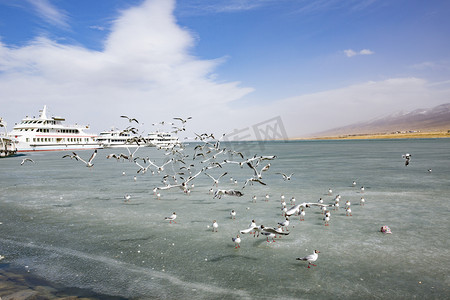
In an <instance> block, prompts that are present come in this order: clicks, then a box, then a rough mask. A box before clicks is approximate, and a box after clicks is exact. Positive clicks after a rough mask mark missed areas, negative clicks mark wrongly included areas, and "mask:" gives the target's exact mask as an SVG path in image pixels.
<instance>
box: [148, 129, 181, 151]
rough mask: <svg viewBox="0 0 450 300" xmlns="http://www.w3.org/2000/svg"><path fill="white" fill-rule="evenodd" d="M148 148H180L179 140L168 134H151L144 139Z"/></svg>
mask: <svg viewBox="0 0 450 300" xmlns="http://www.w3.org/2000/svg"><path fill="white" fill-rule="evenodd" d="M145 140H146V141H147V143H148V144H149V146H156V147H159V148H173V147H176V146H180V145H181V143H180V140H179V139H178V136H176V135H173V134H172V133H170V132H159V131H157V132H151V133H149V134H148V135H147V137H146V138H145Z"/></svg>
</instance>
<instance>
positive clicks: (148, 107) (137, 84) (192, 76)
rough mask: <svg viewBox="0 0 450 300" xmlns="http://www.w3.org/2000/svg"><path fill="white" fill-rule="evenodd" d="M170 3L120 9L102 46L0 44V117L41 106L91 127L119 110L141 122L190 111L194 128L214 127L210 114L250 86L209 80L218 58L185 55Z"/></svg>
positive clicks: (187, 41)
mask: <svg viewBox="0 0 450 300" xmlns="http://www.w3.org/2000/svg"><path fill="white" fill-rule="evenodd" d="M173 8H174V1H168V0H148V1H145V2H143V3H142V4H141V5H140V6H138V7H134V8H130V9H128V10H125V11H123V12H121V14H120V16H119V17H118V18H117V19H116V21H115V22H114V25H113V26H112V29H111V33H110V35H109V36H108V37H107V39H106V41H105V45H104V50H102V51H93V50H90V49H86V48H83V47H80V46H73V45H63V44H59V43H58V42H56V41H52V40H49V39H48V38H45V37H38V38H36V39H34V40H33V41H32V42H30V43H29V44H28V45H26V46H23V47H8V46H7V45H4V44H0V103H1V104H2V105H1V106H2V108H3V107H5V109H4V110H3V112H2V114H4V115H3V116H8V118H10V117H9V116H10V115H11V116H12V119H10V121H9V123H10V124H12V123H13V122H17V121H19V120H20V119H21V118H22V117H24V116H25V115H26V114H33V113H35V114H36V113H37V110H38V109H40V108H41V106H43V105H44V104H47V105H48V106H49V109H50V111H51V112H54V113H56V114H58V115H62V114H64V112H65V113H66V114H70V116H66V117H67V118H69V119H70V120H76V121H78V122H79V123H86V124H87V123H90V124H91V125H92V127H93V129H94V128H95V130H96V131H100V130H103V129H107V128H109V127H110V126H112V125H117V124H118V123H119V121H120V118H119V116H120V115H122V114H128V115H133V116H135V117H136V118H138V119H141V120H144V123H148V124H151V123H154V122H158V121H161V120H168V119H170V118H172V117H174V116H186V115H193V116H195V117H197V118H198V121H197V123H198V126H199V127H200V126H201V125H203V126H205V125H206V126H208V125H207V124H208V122H209V121H210V123H211V124H213V125H212V126H209V127H215V128H221V126H223V125H224V124H226V122H227V120H225V119H223V120H219V119H218V118H217V115H219V113H220V114H221V115H226V114H228V111H229V110H230V108H229V106H228V103H230V102H232V101H236V100H237V99H239V98H241V97H243V96H244V95H246V94H248V93H250V92H251V91H252V90H253V89H252V88H244V87H240V83H239V82H221V81H219V80H218V79H214V78H215V75H214V70H215V68H216V67H217V66H218V64H219V63H221V62H222V60H221V59H220V58H219V59H216V60H202V59H199V58H197V57H194V56H192V55H191V54H190V51H191V48H192V47H193V46H194V39H193V37H192V35H191V34H190V32H189V31H187V30H185V29H182V28H180V27H179V26H178V25H177V24H176V20H175V18H174V16H173V14H172V12H173ZM6 103H14V104H13V105H10V106H8V107H6V105H5V104H6ZM203 122H204V124H201V123H203ZM192 123H193V124H195V123H196V122H192ZM211 129H212V128H211ZM146 130H147V132H148V131H149V130H151V128H148V127H147V128H146Z"/></svg>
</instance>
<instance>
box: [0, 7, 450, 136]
mask: <svg viewBox="0 0 450 300" xmlns="http://www.w3.org/2000/svg"><path fill="white" fill-rule="evenodd" d="M449 13H450V1H446V0H441V1H437V0H430V1H420V0H347V1H340V0H316V1H306V0H179V1H175V0H96V1H91V0H77V1H68V0H15V1H12V0H0V117H3V119H4V120H6V122H7V123H8V127H9V128H8V129H9V130H11V129H12V126H13V125H14V124H15V123H17V122H20V120H21V119H22V118H24V117H25V116H27V115H28V116H37V115H38V111H39V110H40V109H42V107H43V106H44V105H47V107H48V111H49V114H50V115H54V116H62V117H65V118H66V120H67V123H68V124H74V123H77V124H82V125H89V126H90V130H89V131H90V132H92V133H99V132H100V131H102V130H108V129H111V128H112V127H118V128H124V127H126V126H128V125H129V124H127V123H126V122H127V121H126V120H125V119H124V118H120V116H121V115H127V116H130V117H133V118H136V119H138V120H140V124H139V129H140V130H141V132H143V133H144V134H145V133H148V132H151V131H154V130H170V129H171V127H170V126H167V125H165V126H163V125H152V124H156V123H158V122H161V121H165V122H172V121H173V122H177V121H174V120H173V118H174V117H181V118H186V117H190V116H191V117H192V119H191V120H189V122H188V123H186V128H187V131H186V132H185V133H184V134H186V135H192V134H193V133H194V132H195V133H199V134H200V133H203V132H205V133H206V132H207V133H215V134H216V135H221V134H223V133H228V134H231V133H233V132H234V133H237V132H241V133H242V134H240V135H239V134H236V135H234V136H235V137H234V138H230V139H234V140H238V139H243V138H247V139H254V138H258V135H257V134H256V133H257V129H256V128H262V127H264V126H266V128H268V127H267V126H271V128H272V129H274V130H275V129H276V130H278V131H279V132H281V133H282V136H283V137H288V138H296V137H307V136H311V135H314V134H315V133H317V132H321V131H324V130H328V129H332V128H335V127H340V126H345V125H349V124H353V123H356V122H363V121H367V120H372V119H376V118H380V117H383V116H387V115H389V114H393V113H398V112H401V111H403V112H408V111H412V110H415V109H418V108H430V107H434V106H436V105H439V104H443V103H449V102H450V19H449V18H448V15H449ZM274 122H275V123H274ZM271 124H272V125H271ZM274 124H275V125H274ZM258 126H259V127H258ZM281 128H282V130H281ZM278 135H279V134H278ZM230 136H231V135H230ZM259 137H262V138H264V136H262V135H260V136H259Z"/></svg>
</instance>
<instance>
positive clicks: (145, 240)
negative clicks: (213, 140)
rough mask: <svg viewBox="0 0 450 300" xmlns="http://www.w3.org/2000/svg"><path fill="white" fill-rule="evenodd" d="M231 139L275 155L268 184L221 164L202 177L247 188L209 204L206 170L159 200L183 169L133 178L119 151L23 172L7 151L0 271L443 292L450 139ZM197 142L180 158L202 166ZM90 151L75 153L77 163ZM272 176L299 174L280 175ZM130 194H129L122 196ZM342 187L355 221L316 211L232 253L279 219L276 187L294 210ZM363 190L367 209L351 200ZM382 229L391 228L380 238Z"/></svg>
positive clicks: (98, 288) (214, 290)
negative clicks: (253, 228)
mask: <svg viewBox="0 0 450 300" xmlns="http://www.w3.org/2000/svg"><path fill="white" fill-rule="evenodd" d="M226 146H227V147H235V148H236V147H240V148H239V149H237V150H244V151H248V155H251V156H252V155H253V154H258V155H276V156H277V159H276V160H273V161H270V164H271V166H270V169H269V171H267V172H265V173H264V174H263V181H264V182H265V183H267V185H266V186H262V185H259V184H257V183H256V184H255V185H253V186H247V187H245V188H244V189H242V186H243V183H244V181H245V180H246V179H247V178H250V177H251V176H252V175H253V172H252V170H251V169H250V168H248V167H247V166H244V167H243V168H240V167H239V166H238V165H235V164H229V165H227V166H224V168H223V169H212V170H208V173H209V174H211V175H213V176H219V175H220V174H222V173H223V172H225V171H228V175H226V176H225V177H223V178H222V179H221V182H220V184H219V188H224V189H238V190H241V191H242V192H243V193H244V196H243V197H240V198H238V197H230V196H224V197H222V199H214V198H213V196H212V195H210V194H209V189H210V188H211V185H212V181H211V179H210V178H208V177H207V176H206V175H204V174H201V175H200V176H199V177H197V178H196V179H195V180H194V181H192V183H194V184H195V187H194V188H193V189H192V192H191V193H190V195H186V194H184V193H183V192H181V191H180V190H178V189H172V190H169V191H163V192H161V199H157V198H156V196H155V195H154V194H153V192H152V189H153V188H154V187H156V186H162V183H161V179H162V176H163V174H166V173H169V174H171V173H173V172H174V170H176V167H177V166H178V167H180V166H183V164H182V163H178V165H177V166H175V167H174V168H173V169H172V167H170V166H167V167H166V168H165V170H164V172H163V173H161V174H155V175H152V174H151V173H150V172H147V173H146V174H137V173H136V171H137V170H138V167H137V166H136V165H135V164H134V163H132V162H129V161H125V162H122V161H120V162H116V161H115V160H108V159H106V155H107V154H110V153H114V152H115V153H120V152H124V151H126V149H102V150H99V154H98V156H97V157H96V158H95V160H94V163H95V166H94V167H93V168H92V169H89V168H86V167H85V166H84V165H83V164H82V163H81V162H77V161H75V160H71V159H62V156H63V155H64V154H66V153H64V152H52V153H32V154H28V155H27V156H26V157H30V158H32V159H33V160H34V161H35V163H34V164H31V163H30V164H28V163H27V164H24V165H23V166H21V165H20V162H21V161H22V159H23V158H24V157H25V156H22V157H20V156H17V157H12V158H7V159H1V160H0V178H1V179H0V180H1V181H0V182H1V185H0V222H1V223H2V224H1V225H0V254H1V255H4V256H5V259H4V260H2V261H1V262H0V266H1V265H3V267H5V266H8V267H10V268H18V269H21V270H23V271H27V272H30V273H32V274H36V275H38V276H41V277H43V278H45V279H47V280H50V281H52V282H55V283H58V284H62V285H64V286H67V287H76V288H83V289H89V290H92V291H94V292H96V293H104V294H107V295H114V296H120V297H124V298H134V299H186V298H193V299H330V298H341V299H342V298H346V299H347V298H354V299H386V298H389V299H411V298H419V299H421V298H431V299H444V298H449V297H450V288H449V286H450V276H449V266H450V243H449V239H448V237H449V233H448V232H449V229H450V226H449V224H450V221H449V218H448V216H449V200H448V199H449V193H450V140H449V139H436V140H434V139H427V140H371V141H369V140H361V141H300V142H289V143H284V142H270V143H265V144H258V143H248V144H244V145H240V146H237V145H226ZM193 147H194V144H191V145H189V146H187V149H186V150H185V152H186V154H189V155H190V157H189V158H187V159H186V163H187V164H190V163H194V164H195V165H196V167H197V170H199V168H201V167H202V164H201V163H200V162H199V160H200V158H198V159H196V160H195V161H194V160H192V157H193V155H192V154H193ZM406 152H409V153H411V154H412V159H411V163H410V165H409V166H407V167H405V165H404V160H403V159H402V157H401V155H402V154H404V153H406ZM90 154H91V152H90V151H84V152H79V155H80V156H82V157H84V158H88V157H89V156H90ZM136 154H137V155H140V156H149V157H150V158H151V159H153V160H154V161H155V162H156V163H157V164H161V163H162V162H163V161H164V160H165V159H167V158H168V157H169V156H166V155H164V152H163V151H161V150H157V149H155V148H143V149H140V150H138V152H137V153H136ZM225 158H228V157H225V156H220V157H218V158H217V161H223V159H225ZM234 159H235V160H238V158H234ZM268 162H269V161H267V162H263V163H261V165H260V166H259V167H258V168H259V169H260V168H261V167H262V166H263V165H265V164H266V163H268ZM428 169H432V172H431V173H430V172H428ZM123 172H125V175H123ZM277 172H284V173H288V174H290V173H295V174H294V176H293V177H292V180H290V181H283V179H282V177H281V175H279V174H276V173H277ZM134 176H137V178H136V181H135V180H134V179H133V177H134ZM230 177H232V178H233V180H231V178H230ZM234 180H237V181H238V184H237V185H235V184H234V183H233V181H234ZM353 180H355V181H356V182H357V185H356V187H353V186H352V181H353ZM361 186H364V187H365V191H364V193H361V191H360V187H361ZM330 188H331V189H332V190H333V192H332V195H328V189H330ZM214 189H216V187H214ZM125 194H130V195H131V199H130V202H128V203H126V202H124V195H125ZM266 194H268V195H269V197H270V198H269V201H268V202H266V201H265V195H266ZM338 194H339V195H340V196H341V202H340V203H341V206H343V204H344V203H345V201H346V200H349V201H350V202H351V203H352V205H351V207H352V214H353V215H352V216H351V217H350V216H346V215H345V210H344V209H343V208H341V209H340V210H338V211H332V212H331V214H332V215H331V221H330V226H324V224H323V221H322V214H321V212H320V210H319V209H318V208H317V207H312V208H309V209H307V210H306V216H305V221H304V222H301V221H299V219H298V217H292V218H291V225H290V226H289V231H290V234H289V235H288V236H284V237H282V238H279V239H276V242H270V243H268V242H266V239H265V238H263V237H259V238H254V237H253V236H251V235H242V236H241V237H242V242H241V247H240V248H239V249H235V247H234V243H233V242H232V241H231V238H232V237H234V236H236V234H237V233H238V232H239V230H242V229H246V228H247V227H248V225H249V224H250V222H251V220H252V219H254V220H255V221H256V223H257V224H258V225H260V224H264V225H265V226H275V227H276V225H277V223H278V222H280V221H282V220H283V217H282V216H281V205H280V196H281V195H284V196H285V198H286V201H287V202H288V203H289V199H291V198H292V197H295V199H296V203H297V204H299V203H301V202H317V200H318V199H319V198H323V200H324V202H325V203H332V202H333V199H334V197H335V196H336V195H338ZM254 195H255V196H256V197H257V200H256V203H253V202H252V197H253V196H254ZM361 197H364V198H365V201H366V202H365V203H366V204H365V206H360V205H359V201H360V199H361ZM288 206H289V205H288ZM232 209H234V210H236V212H237V217H236V219H235V220H232V219H231V218H230V211H231V210H232ZM172 212H176V213H177V215H178V218H177V220H176V221H177V223H176V224H169V223H168V222H167V221H165V220H164V217H166V216H169V215H171V214H172ZM213 220H217V222H218V224H219V228H218V232H217V233H213V232H212V228H211V227H210V226H211V224H212V221H213ZM382 225H388V226H390V228H391V229H392V232H393V234H391V235H384V234H382V233H380V232H379V229H380V227H381V226H382ZM314 249H318V250H319V251H320V254H319V259H318V261H317V262H316V264H317V267H313V268H311V269H308V268H307V263H305V262H302V261H298V260H296V259H295V258H297V257H302V256H305V255H307V254H310V253H312V251H313V250H314Z"/></svg>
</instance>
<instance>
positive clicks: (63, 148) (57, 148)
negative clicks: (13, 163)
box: [17, 144, 103, 152]
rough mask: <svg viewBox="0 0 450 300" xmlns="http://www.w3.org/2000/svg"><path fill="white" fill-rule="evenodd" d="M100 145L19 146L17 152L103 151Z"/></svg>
mask: <svg viewBox="0 0 450 300" xmlns="http://www.w3.org/2000/svg"><path fill="white" fill-rule="evenodd" d="M101 148H103V147H102V146H100V145H98V144H79V145H71V144H67V145H28V146H17V152H38V151H79V150H93V149H101Z"/></svg>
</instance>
